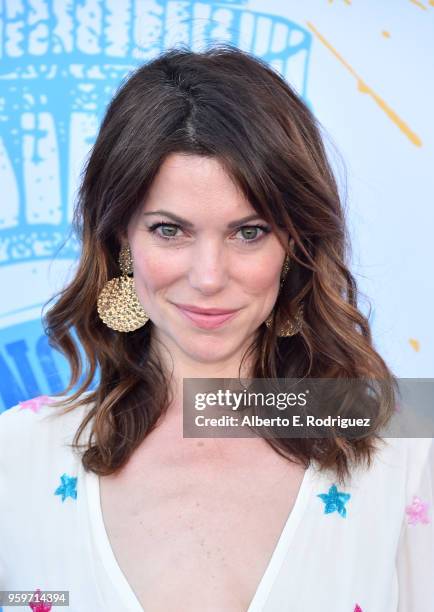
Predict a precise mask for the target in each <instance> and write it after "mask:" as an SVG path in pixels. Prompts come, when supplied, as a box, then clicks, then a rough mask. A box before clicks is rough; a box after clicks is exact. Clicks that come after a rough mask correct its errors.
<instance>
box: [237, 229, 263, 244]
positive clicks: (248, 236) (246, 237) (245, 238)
mask: <svg viewBox="0 0 434 612" xmlns="http://www.w3.org/2000/svg"><path fill="white" fill-rule="evenodd" d="M270 231H271V229H270V228H269V227H268V226H267V225H244V226H243V227H240V229H239V230H238V232H241V233H242V238H241V240H242V242H245V243H253V242H255V243H256V242H259V240H261V239H262V238H264V237H265V235H266V234H269V233H270ZM238 232H237V233H238ZM259 232H260V233H259ZM258 233H259V236H258Z"/></svg>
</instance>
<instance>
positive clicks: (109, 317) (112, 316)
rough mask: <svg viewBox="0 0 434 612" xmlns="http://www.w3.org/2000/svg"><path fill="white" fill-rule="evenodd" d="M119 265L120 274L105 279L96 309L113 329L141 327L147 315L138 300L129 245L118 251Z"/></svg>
mask: <svg viewBox="0 0 434 612" xmlns="http://www.w3.org/2000/svg"><path fill="white" fill-rule="evenodd" d="M119 267H120V269H121V272H122V276H116V277H115V278H112V279H111V280H109V281H107V282H106V283H105V285H104V287H103V288H102V291H101V293H100V294H99V297H98V304H97V310H98V315H99V317H100V319H101V320H102V321H103V323H105V324H106V325H107V327H110V329H114V330H115V331H120V332H129V331H135V330H136V329H139V327H143V325H145V324H146V323H147V322H148V321H149V317H148V315H147V314H146V312H145V311H144V310H143V307H142V305H141V304H140V302H139V299H138V297H137V294H136V291H135V288H134V279H133V277H132V276H128V275H129V274H132V273H133V261H132V258H131V250H130V247H129V245H126V246H123V247H122V248H121V250H120V253H119Z"/></svg>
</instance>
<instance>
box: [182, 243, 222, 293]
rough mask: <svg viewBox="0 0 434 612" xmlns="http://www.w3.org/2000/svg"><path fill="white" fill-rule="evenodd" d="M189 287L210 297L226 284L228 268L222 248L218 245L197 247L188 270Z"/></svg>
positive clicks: (208, 244)
mask: <svg viewBox="0 0 434 612" xmlns="http://www.w3.org/2000/svg"><path fill="white" fill-rule="evenodd" d="M189 281H190V285H191V286H192V287H193V288H194V289H197V290H198V291H200V292H201V293H204V294H205V295H212V294H214V293H217V292H219V291H221V289H223V288H224V287H225V286H226V284H227V282H228V266H227V258H226V254H225V252H224V248H223V247H222V246H221V245H219V244H214V243H212V244H210V242H209V241H208V242H207V244H203V245H198V248H197V249H194V252H193V253H192V259H191V263H190V270H189Z"/></svg>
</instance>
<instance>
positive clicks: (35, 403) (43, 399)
mask: <svg viewBox="0 0 434 612" xmlns="http://www.w3.org/2000/svg"><path fill="white" fill-rule="evenodd" d="M53 401H54V400H52V399H51V397H50V396H49V395H38V397H32V398H31V399H28V400H25V401H24V402H18V403H19V405H20V407H21V410H24V409H25V408H29V409H30V410H33V412H38V411H39V410H40V408H41V406H43V405H44V404H51V403H52V402H53Z"/></svg>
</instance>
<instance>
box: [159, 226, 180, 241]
mask: <svg viewBox="0 0 434 612" xmlns="http://www.w3.org/2000/svg"><path fill="white" fill-rule="evenodd" d="M160 227H161V233H162V235H163V236H167V237H168V238H169V237H172V236H176V232H177V231H178V228H177V227H174V226H173V225H161V226H160Z"/></svg>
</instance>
